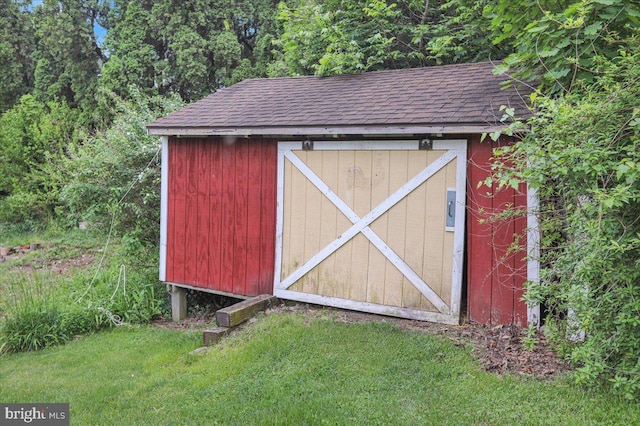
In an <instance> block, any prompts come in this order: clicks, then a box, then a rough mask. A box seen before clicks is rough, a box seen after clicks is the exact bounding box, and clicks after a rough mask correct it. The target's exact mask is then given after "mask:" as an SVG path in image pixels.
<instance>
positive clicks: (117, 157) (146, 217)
mask: <svg viewBox="0 0 640 426" xmlns="http://www.w3.org/2000/svg"><path fill="white" fill-rule="evenodd" d="M131 93H132V100H130V101H122V100H118V99H114V101H115V103H116V109H117V114H116V116H115V119H114V121H113V124H112V125H111V126H110V127H109V129H107V130H106V131H104V132H100V133H98V134H96V135H95V136H93V137H91V138H89V140H87V142H86V143H84V144H82V145H81V146H78V147H77V148H76V149H75V150H74V151H73V152H72V153H71V155H70V156H69V158H67V159H66V160H65V161H64V162H63V163H61V164H56V165H53V167H56V168H61V169H62V171H61V172H60V173H59V185H60V187H61V191H60V201H61V204H62V206H63V207H61V208H60V210H59V211H58V214H59V215H61V216H63V217H64V218H65V220H67V221H68V223H69V224H75V223H77V222H78V221H89V222H94V223H95V222H102V223H105V224H109V223H111V222H112V220H115V221H114V223H113V229H116V230H118V232H119V233H120V235H124V234H128V235H130V236H135V238H138V239H139V240H140V241H142V242H145V243H151V244H156V243H157V241H158V239H159V229H158V225H157V224H158V222H159V214H160V140H159V138H158V137H157V136H149V135H147V131H146V127H145V126H146V125H147V124H149V123H150V122H151V121H153V120H154V119H156V118H157V117H159V116H162V115H164V114H167V113H169V112H172V111H174V110H176V109H178V108H180V107H181V106H182V105H183V103H182V102H181V101H180V100H178V99H177V98H161V97H153V98H149V97H147V96H145V95H143V94H141V93H140V92H139V91H138V90H137V89H135V88H131ZM49 174H50V175H52V176H53V175H54V174H55V172H54V171H51V173H49Z"/></svg>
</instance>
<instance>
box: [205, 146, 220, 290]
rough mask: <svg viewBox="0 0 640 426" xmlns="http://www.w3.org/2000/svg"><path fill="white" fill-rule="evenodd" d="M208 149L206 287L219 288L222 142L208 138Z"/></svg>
mask: <svg viewBox="0 0 640 426" xmlns="http://www.w3.org/2000/svg"><path fill="white" fill-rule="evenodd" d="M207 146H208V148H209V151H210V161H209V167H210V168H211V170H210V171H209V180H210V181H209V212H210V213H209V233H208V238H209V249H210V255H209V268H208V270H209V279H208V282H207V285H206V287H207V288H210V289H214V290H221V289H222V288H221V286H220V283H221V273H222V252H223V246H222V199H223V191H222V176H223V172H222V143H221V141H220V140H219V139H210V140H208V144H207Z"/></svg>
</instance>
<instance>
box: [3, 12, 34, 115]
mask: <svg viewBox="0 0 640 426" xmlns="http://www.w3.org/2000/svg"><path fill="white" fill-rule="evenodd" d="M34 45H35V40H34V31H33V27H32V24H31V22H30V20H29V16H28V14H27V13H25V12H24V11H22V10H20V7H19V5H18V3H17V2H15V1H13V0H2V1H0V114H2V113H4V112H5V111H6V110H8V109H10V108H11V107H12V106H13V105H14V103H15V102H16V101H17V100H18V99H20V97H21V96H22V95H26V94H27V93H28V92H29V91H30V90H31V89H32V87H33V61H32V59H31V54H32V53H33V49H34Z"/></svg>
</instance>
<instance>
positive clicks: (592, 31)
mask: <svg viewBox="0 0 640 426" xmlns="http://www.w3.org/2000/svg"><path fill="white" fill-rule="evenodd" d="M600 29H602V22H594V23H593V24H591V25H589V26H587V27H586V28H585V29H584V33H585V34H586V35H590V36H591V35H596V34H597V33H598V31H600Z"/></svg>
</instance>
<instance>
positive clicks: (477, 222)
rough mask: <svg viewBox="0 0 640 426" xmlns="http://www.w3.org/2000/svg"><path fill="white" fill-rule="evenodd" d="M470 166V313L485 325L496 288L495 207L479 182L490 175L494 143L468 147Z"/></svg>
mask: <svg viewBox="0 0 640 426" xmlns="http://www.w3.org/2000/svg"><path fill="white" fill-rule="evenodd" d="M468 153H469V160H468V163H467V167H468V168H467V175H468V179H467V182H468V187H467V314H468V317H469V319H470V320H472V321H477V322H479V323H481V324H486V323H489V322H490V319H491V300H492V299H491V290H492V287H493V280H492V278H493V276H492V270H493V265H494V263H493V250H491V249H490V248H491V243H492V232H493V228H492V226H491V223H490V222H489V221H488V216H487V212H490V211H491V209H492V207H493V202H492V198H491V194H490V192H491V190H490V188H487V187H486V186H484V185H481V186H480V187H478V183H479V182H482V181H484V180H485V178H486V177H487V176H489V174H490V166H489V164H490V163H489V161H490V158H491V143H490V142H488V141H484V142H480V138H479V137H478V136H477V135H476V136H474V137H473V138H471V140H470V142H469V146H468Z"/></svg>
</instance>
